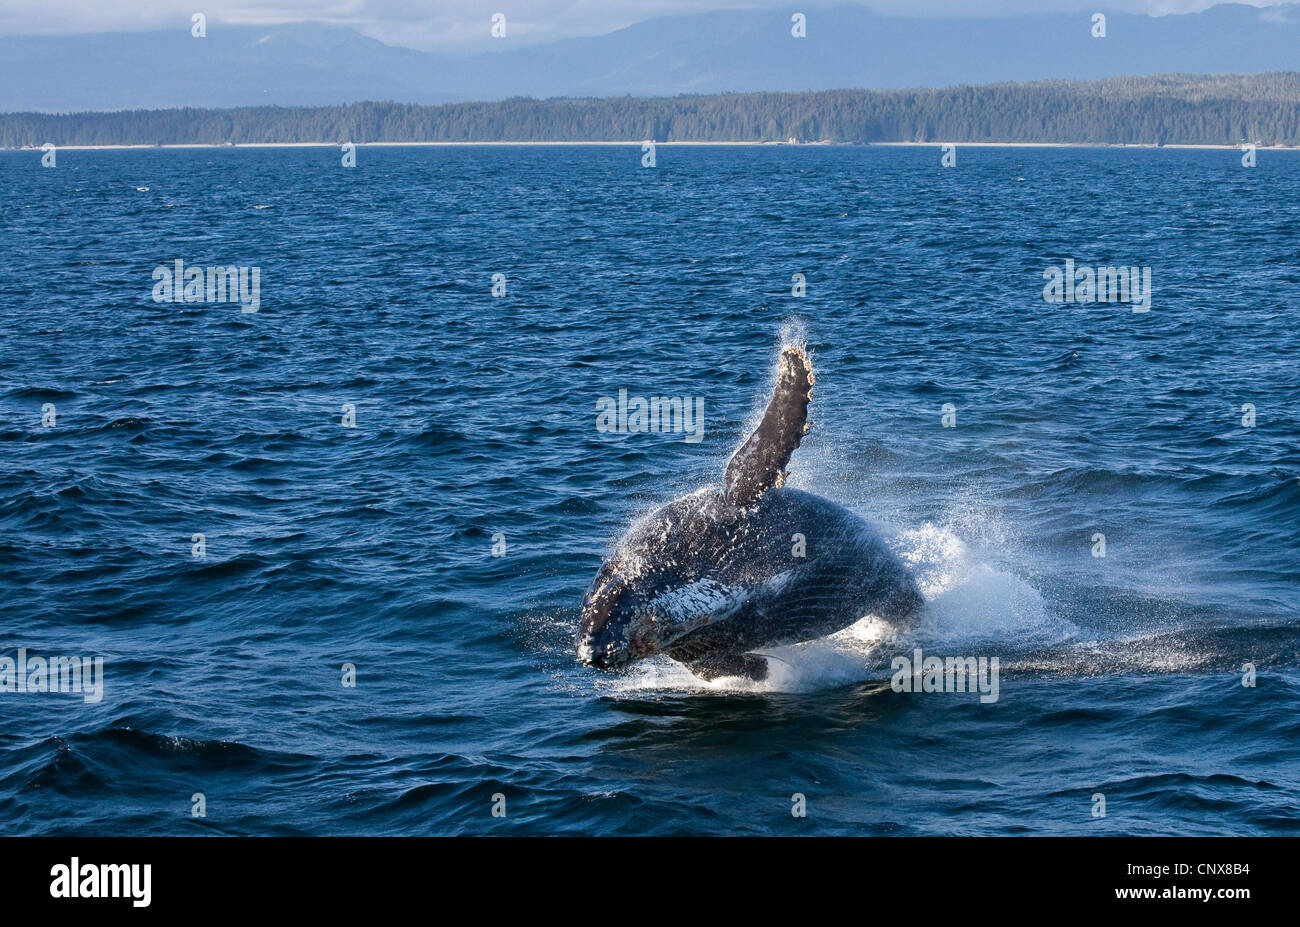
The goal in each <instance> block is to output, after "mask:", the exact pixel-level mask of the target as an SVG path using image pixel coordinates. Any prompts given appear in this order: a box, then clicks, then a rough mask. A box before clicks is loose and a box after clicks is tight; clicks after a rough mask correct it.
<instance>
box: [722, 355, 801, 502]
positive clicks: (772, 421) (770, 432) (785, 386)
mask: <svg viewBox="0 0 1300 927" xmlns="http://www.w3.org/2000/svg"><path fill="white" fill-rule="evenodd" d="M812 385H813V373H812V365H811V364H810V363H809V362H808V356H807V355H806V354H804V352H803V351H801V350H799V349H798V348H793V347H791V348H786V349H785V350H784V351H782V352H781V364H780V368H779V370H778V371H777V376H776V389H775V390H774V391H773V392H772V400H771V401H770V402H769V403H768V404H767V411H766V412H764V413H763V420H762V421H761V422H759V423H758V427H757V428H755V429H754V433H753V434H752V435H750V436H749V439H748V440H747V441H746V442H745V443H744V444H742V445H741V446H740V450H738V451H736V453H735V454H733V455H732V457H731V461H730V462H729V463H728V464H727V474H726V487H727V499H728V500H729V501H730V502H731V503H732V504H733V505H738V506H740V507H742V508H747V507H748V506H751V505H753V504H754V503H755V502H757V501H758V499H759V497H760V496H762V495H763V493H765V492H767V491H768V490H769V489H771V488H772V487H774V486H780V485H781V484H782V483H784V482H785V477H786V472H785V467H786V464H788V463H789V462H790V455H791V454H793V453H794V449H795V448H797V447H798V446H799V442H800V441H802V440H803V436H804V435H805V434H807V433H808V403H809V401H811V399H812Z"/></svg>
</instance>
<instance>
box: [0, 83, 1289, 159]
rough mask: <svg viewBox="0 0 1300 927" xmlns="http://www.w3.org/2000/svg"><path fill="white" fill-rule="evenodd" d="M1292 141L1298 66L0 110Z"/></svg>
mask: <svg viewBox="0 0 1300 927" xmlns="http://www.w3.org/2000/svg"><path fill="white" fill-rule="evenodd" d="M791 138H794V139H796V140H798V141H800V142H835V143H849V144H865V143H873V142H956V143H963V142H966V143H970V142H1025V143H1032V142H1037V143H1052V142H1055V143H1065V144H1148V145H1161V144H1166V145H1173V144H1183V145H1236V144H1240V143H1241V142H1243V141H1246V142H1253V143H1256V144H1260V145H1300V71H1285V72H1274V73H1269V74H1254V75H1215V76H1198V75H1159V76H1153V77H1118V78H1110V79H1107V80H1100V81H1086V82H1085V81H1038V82H1033V83H1022V84H990V85H984V86H964V87H949V88H943V89H917V90H829V91H816V92H804V93H728V94H716V95H707V96H677V97H656V98H641V97H613V98H591V99H550V100H534V99H527V98H515V99H510V100H504V101H500V102H491V103H453V104H446V105H441V106H421V105H413V104H403V103H386V102H366V103H352V104H346V105H340V106H323V107H276V106H267V107H242V108H238V109H165V110H124V111H119V112H109V113H68V114H47V113H8V114H0V147H4V148H21V147H39V146H40V145H42V144H45V143H47V142H51V143H53V144H55V145H183V144H207V145H222V144H236V145H239V144H250V143H258V142H262V143H290V142H327V143H339V142H345V141H351V142H360V143H365V142H399V143H400V142H583V141H640V140H643V139H654V140H656V141H661V142H671V141H692V142H778V141H779V142H784V141H788V140H789V139H791Z"/></svg>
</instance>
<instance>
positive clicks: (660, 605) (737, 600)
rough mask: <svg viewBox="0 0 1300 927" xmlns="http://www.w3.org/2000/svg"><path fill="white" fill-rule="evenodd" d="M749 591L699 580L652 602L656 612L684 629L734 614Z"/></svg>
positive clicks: (665, 593) (670, 591) (662, 595)
mask: <svg viewBox="0 0 1300 927" xmlns="http://www.w3.org/2000/svg"><path fill="white" fill-rule="evenodd" d="M750 594H751V593H750V590H748V589H744V588H739V587H736V586H728V585H726V584H725V583H720V582H718V581H716V580H712V579H697V580H696V581H695V582H693V583H688V584H687V585H685V586H678V587H677V588H676V589H671V590H669V591H668V592H664V593H661V594H660V595H658V596H656V597H655V598H654V600H653V601H652V602H651V608H652V610H653V611H654V612H655V614H656V615H659V616H661V617H662V618H663V619H664V620H665V621H667V622H669V623H670V624H673V625H681V626H683V628H684V629H686V628H689V627H690V626H694V625H705V624H712V623H713V622H714V621H718V620H720V619H722V618H726V617H727V616H728V615H732V614H734V613H735V612H736V611H737V610H738V609H739V608H740V607H741V606H742V605H744V604H745V602H747V601H748V600H749V597H750Z"/></svg>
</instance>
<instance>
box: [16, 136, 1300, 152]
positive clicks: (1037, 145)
mask: <svg viewBox="0 0 1300 927" xmlns="http://www.w3.org/2000/svg"><path fill="white" fill-rule="evenodd" d="M343 144H345V143H344V142H240V143H239V144H237V145H229V144H224V143H223V144H198V143H193V144H176V145H56V146H55V147H56V149H57V150H59V151H137V150H145V149H159V148H339V147H342V145H343ZM352 144H355V145H356V146H357V147H358V148H525V147H526V148H583V147H611V146H612V147H617V146H622V147H636V148H639V147H640V146H641V145H643V144H645V140H644V139H643V140H641V141H632V142H612V141H604V142H537V141H531V142H353V143H352ZM655 145H656V147H665V148H941V147H943V146H944V145H956V146H957V147H958V148H1150V149H1159V148H1179V149H1209V150H1219V151H1240V150H1242V146H1241V145H1156V144H1152V143H1149V142H1142V143H1137V142H1135V143H1132V144H1124V143H1118V142H798V143H795V144H791V143H790V142H688V141H675V142H655ZM1255 148H1256V150H1257V151H1300V145H1256V146H1255ZM0 151H31V152H38V151H41V149H40V148H39V147H35V146H31V145H27V146H24V147H22V148H0Z"/></svg>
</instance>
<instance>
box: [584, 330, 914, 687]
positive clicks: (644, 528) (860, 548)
mask: <svg viewBox="0 0 1300 927" xmlns="http://www.w3.org/2000/svg"><path fill="white" fill-rule="evenodd" d="M812 383H813V377H812V369H811V366H810V365H809V362H808V359H807V357H806V356H805V355H804V353H803V352H802V351H800V350H799V349H797V348H787V349H786V350H785V351H784V352H783V353H782V355H781V363H780V369H779V371H778V376H777V383H776V387H775V389H774V391H773V395H772V400H771V402H770V403H769V404H768V407H767V410H766V412H765V413H764V416H763V419H762V421H761V422H760V423H759V425H758V427H757V428H756V429H755V431H754V433H753V434H752V435H751V436H750V438H749V439H748V440H747V441H746V442H745V444H744V445H742V446H741V448H740V450H738V451H737V452H736V454H735V455H734V456H733V457H732V459H731V461H730V463H729V464H728V465H727V472H726V478H725V480H724V485H723V486H722V487H720V488H713V489H703V490H700V491H699V492H695V493H692V494H690V495H688V496H684V497H682V498H680V499H677V500H675V501H673V502H670V503H669V504H667V505H665V506H664V507H662V508H660V509H658V510H657V511H655V512H653V513H651V514H650V515H648V516H646V517H645V518H643V519H641V520H639V521H638V522H636V523H635V524H634V525H633V526H632V527H631V529H630V530H629V531H628V533H627V535H626V536H625V537H624V538H623V540H622V541H621V542H620V543H619V545H618V547H617V548H616V550H615V551H614V553H613V554H612V555H611V556H610V557H609V559H608V560H606V561H605V563H604V565H603V566H602V567H601V568H600V571H599V572H598V573H597V574H596V578H595V580H594V581H593V582H592V584H591V587H590V588H589V589H588V590H587V594H586V596H585V597H584V599H583V603H582V618H581V624H580V629H579V634H578V642H577V653H578V659H579V660H580V661H581V662H583V663H586V664H588V665H589V666H594V667H597V668H599V669H621V668H623V667H626V666H628V665H630V664H631V663H634V662H635V661H637V660H642V659H645V658H647V657H650V656H654V655H655V654H659V653H666V654H667V655H668V656H670V657H672V658H673V659H675V660H678V661H680V662H682V663H684V664H686V666H687V667H688V668H690V669H691V671H692V672H694V673H695V674H696V675H697V676H700V677H701V678H704V679H712V678H715V677H718V676H746V677H748V678H750V679H755V680H757V679H763V678H765V677H766V675H767V663H766V661H765V660H764V659H763V658H762V657H760V656H758V655H756V654H753V653H750V651H753V650H756V649H759V648H764V647H776V646H780V645H783V644H793V643H798V642H801V641H808V640H814V639H816V638H819V637H825V636H826V635H828V634H833V633H835V632H836V631H839V630H842V629H843V628H846V627H848V626H849V625H851V624H853V623H854V622H856V621H857V620H858V619H860V618H862V617H863V616H864V615H867V614H872V615H877V616H879V617H881V618H884V619H886V620H888V621H891V622H894V623H909V622H911V621H913V620H914V619H915V618H916V616H917V615H918V614H919V612H920V610H921V608H922V605H923V600H922V598H921V594H920V592H919V591H918V589H917V587H916V582H915V580H913V578H912V576H911V574H910V573H909V572H908V571H907V568H906V566H904V565H903V563H902V562H901V561H900V560H899V559H898V558H897V557H896V556H895V555H894V554H893V552H892V551H891V550H890V549H889V547H888V546H887V545H886V544H885V542H884V541H883V540H882V539H881V538H880V536H879V535H878V534H877V533H876V532H874V531H873V530H872V529H871V528H870V527H869V526H868V525H867V524H866V523H865V522H864V521H862V520H861V519H860V518H858V517H857V516H856V515H854V514H853V513H852V512H849V511H848V510H847V509H844V508H842V507H840V506H838V505H836V504H835V503H833V502H830V501H828V500H826V499H823V498H821V497H819V496H815V495H812V494H811V493H806V492H801V491H799V490H794V489H786V488H783V486H782V484H783V483H784V481H785V477H786V472H785V466H786V464H787V463H788V462H789V459H790V455H791V454H792V453H793V452H794V449H795V448H796V447H798V445H799V441H800V440H801V439H802V437H803V435H804V434H805V433H806V432H807V430H808V425H807V422H806V416H807V408H808V403H809V401H810V400H811V398H812ZM800 538H802V541H801V540H800Z"/></svg>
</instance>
